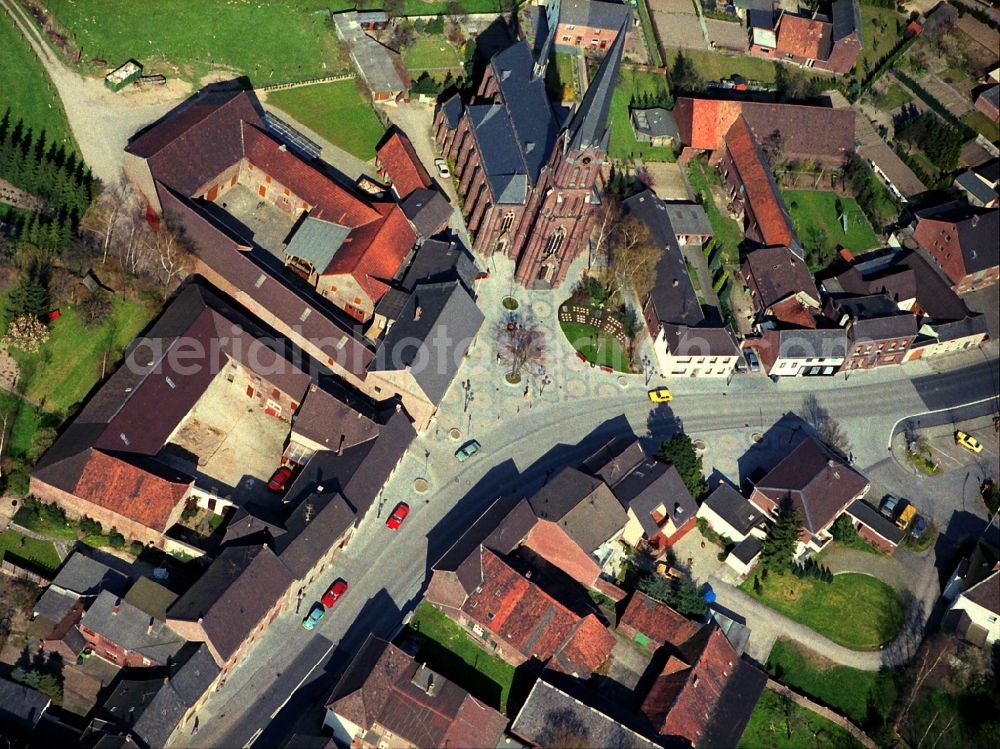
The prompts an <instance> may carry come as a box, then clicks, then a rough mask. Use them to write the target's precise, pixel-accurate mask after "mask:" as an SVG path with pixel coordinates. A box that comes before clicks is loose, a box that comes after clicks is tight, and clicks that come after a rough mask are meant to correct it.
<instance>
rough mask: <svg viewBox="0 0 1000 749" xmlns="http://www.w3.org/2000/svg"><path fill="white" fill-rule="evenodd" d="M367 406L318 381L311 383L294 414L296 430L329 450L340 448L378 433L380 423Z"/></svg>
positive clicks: (368, 438) (293, 419) (363, 440)
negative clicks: (344, 399)
mask: <svg viewBox="0 0 1000 749" xmlns="http://www.w3.org/2000/svg"><path fill="white" fill-rule="evenodd" d="M366 411H367V409H365V408H364V407H361V406H359V404H356V403H355V404H352V403H350V402H344V401H343V400H341V399H340V398H338V397H337V396H336V395H334V394H333V393H331V392H329V391H327V390H325V389H324V388H321V387H320V386H319V385H317V384H312V385H310V386H309V390H308V391H307V392H306V396H305V398H303V400H302V404H301V405H300V406H299V410H298V411H297V412H296V413H295V415H294V416H293V417H292V434H293V435H294V434H297V435H301V436H302V437H304V438H306V439H308V440H311V441H313V442H315V443H317V444H319V445H322V446H324V447H325V448H326V449H327V450H340V449H341V448H347V447H353V446H354V445H357V444H360V443H362V442H367V441H368V440H370V439H374V438H375V437H376V436H378V424H376V423H375V421H374V420H373V419H372V418H371V415H370V414H368V413H365V412H366Z"/></svg>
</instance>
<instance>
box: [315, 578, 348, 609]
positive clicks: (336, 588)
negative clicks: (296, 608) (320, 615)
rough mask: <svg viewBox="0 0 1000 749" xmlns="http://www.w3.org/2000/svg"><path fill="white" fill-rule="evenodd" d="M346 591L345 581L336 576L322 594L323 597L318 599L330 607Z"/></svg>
mask: <svg viewBox="0 0 1000 749" xmlns="http://www.w3.org/2000/svg"><path fill="white" fill-rule="evenodd" d="M346 592H347V581H346V580H344V579H343V578H338V579H337V580H336V581H335V582H334V583H333V585H331V586H330V590H328V591H327V592H326V593H324V594H323V597H322V598H320V599H319V602H320V603H322V604H323V605H324V606H326V607H327V608H330V607H331V606H333V604H335V603H336V602H337V601H338V600H339V599H340V597H341V596H342V595H344V593H346Z"/></svg>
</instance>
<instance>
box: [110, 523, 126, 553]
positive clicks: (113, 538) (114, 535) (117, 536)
mask: <svg viewBox="0 0 1000 749" xmlns="http://www.w3.org/2000/svg"><path fill="white" fill-rule="evenodd" d="M108 543H109V544H111V546H113V547H114V548H116V549H123V548H125V536H123V535H122V534H121V533H119V532H118V529H117V528H112V529H111V532H110V533H108Z"/></svg>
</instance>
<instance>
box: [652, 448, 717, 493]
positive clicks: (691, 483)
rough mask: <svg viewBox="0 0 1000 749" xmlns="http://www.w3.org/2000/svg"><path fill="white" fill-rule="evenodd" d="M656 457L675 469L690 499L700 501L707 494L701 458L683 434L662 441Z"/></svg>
mask: <svg viewBox="0 0 1000 749" xmlns="http://www.w3.org/2000/svg"><path fill="white" fill-rule="evenodd" d="M656 457H657V458H659V459H660V460H662V461H663V462H664V463H666V464H668V465H672V466H673V467H674V468H676V469H677V472H678V473H679V474H680V475H681V480H682V481H683V482H684V486H686V487H687V490H688V491H689V492H691V496H692V497H694V498H695V499H700V498H701V497H703V496H704V495H705V494H706V493H707V492H708V484H707V483H706V481H705V478H704V476H702V462H701V456H700V455H698V452H697V451H696V450H695V449H694V443H693V442H692V441H691V438H690V437H689V436H688V435H686V434H685V433H684V432H681V433H679V434H675V435H674V436H673V437H671V438H670V439H666V440H663V442H661V443H660V452H659V453H658V454H657V456H656Z"/></svg>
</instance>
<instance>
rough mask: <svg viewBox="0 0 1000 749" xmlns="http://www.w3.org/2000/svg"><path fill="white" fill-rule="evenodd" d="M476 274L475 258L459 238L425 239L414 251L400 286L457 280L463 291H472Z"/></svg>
mask: <svg viewBox="0 0 1000 749" xmlns="http://www.w3.org/2000/svg"><path fill="white" fill-rule="evenodd" d="M478 276H479V267H478V266H477V265H476V260H475V258H473V257H472V254H471V253H470V252H469V251H468V250H467V249H466V248H465V246H464V245H463V244H462V243H461V242H458V241H454V240H453V241H450V242H446V241H444V240H440V239H428V240H427V241H426V242H423V243H422V244H421V245H420V248H419V249H418V250H417V252H416V254H415V255H414V257H413V262H412V263H410V267H409V268H407V269H406V275H405V276H403V281H402V284H401V286H402V287H403V288H404V289H405V290H406V291H413V290H414V289H415V288H416V285H417V284H418V283H440V282H442V281H461V282H462V285H463V286H464V287H465V289H466V291H468V292H469V294H474V292H475V283H476V278H477V277H478Z"/></svg>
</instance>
